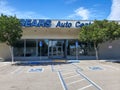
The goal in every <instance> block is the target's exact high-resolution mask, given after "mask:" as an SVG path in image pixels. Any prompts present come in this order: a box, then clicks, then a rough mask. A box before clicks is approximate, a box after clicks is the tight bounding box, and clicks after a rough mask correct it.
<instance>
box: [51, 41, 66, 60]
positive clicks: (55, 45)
mask: <svg viewBox="0 0 120 90" xmlns="http://www.w3.org/2000/svg"><path fill="white" fill-rule="evenodd" d="M64 43H65V41H64V40H49V57H50V58H52V59H56V58H59V59H60V58H64V52H65V50H64V47H65V44H64Z"/></svg>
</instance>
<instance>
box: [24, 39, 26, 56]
mask: <svg viewBox="0 0 120 90" xmlns="http://www.w3.org/2000/svg"><path fill="white" fill-rule="evenodd" d="M25 56H26V39H24V57H25Z"/></svg>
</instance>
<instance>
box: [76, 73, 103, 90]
mask: <svg viewBox="0 0 120 90" xmlns="http://www.w3.org/2000/svg"><path fill="white" fill-rule="evenodd" d="M77 72H78V73H79V74H80V75H81V76H82V77H84V78H85V79H86V80H87V81H89V82H90V83H91V84H92V85H93V86H95V87H96V88H97V89H98V90H103V89H102V88H101V87H100V86H99V85H97V84H96V83H95V82H93V81H92V80H90V79H89V78H88V77H87V76H86V75H84V74H83V73H82V72H81V71H77Z"/></svg>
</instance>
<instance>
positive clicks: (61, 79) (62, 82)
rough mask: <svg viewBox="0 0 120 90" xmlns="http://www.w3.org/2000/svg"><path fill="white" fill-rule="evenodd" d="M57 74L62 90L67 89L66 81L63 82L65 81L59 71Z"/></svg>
mask: <svg viewBox="0 0 120 90" xmlns="http://www.w3.org/2000/svg"><path fill="white" fill-rule="evenodd" d="M57 74H58V77H59V79H60V82H61V84H62V87H63V90H68V89H67V86H66V83H65V81H64V80H63V77H62V75H61V73H60V71H58V72H57Z"/></svg>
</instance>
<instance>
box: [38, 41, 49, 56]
mask: <svg viewBox="0 0 120 90" xmlns="http://www.w3.org/2000/svg"><path fill="white" fill-rule="evenodd" d="M40 41H41V42H42V46H41V47H40V45H39V43H40ZM40 55H41V56H48V40H47V39H46V40H38V56H40Z"/></svg>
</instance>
